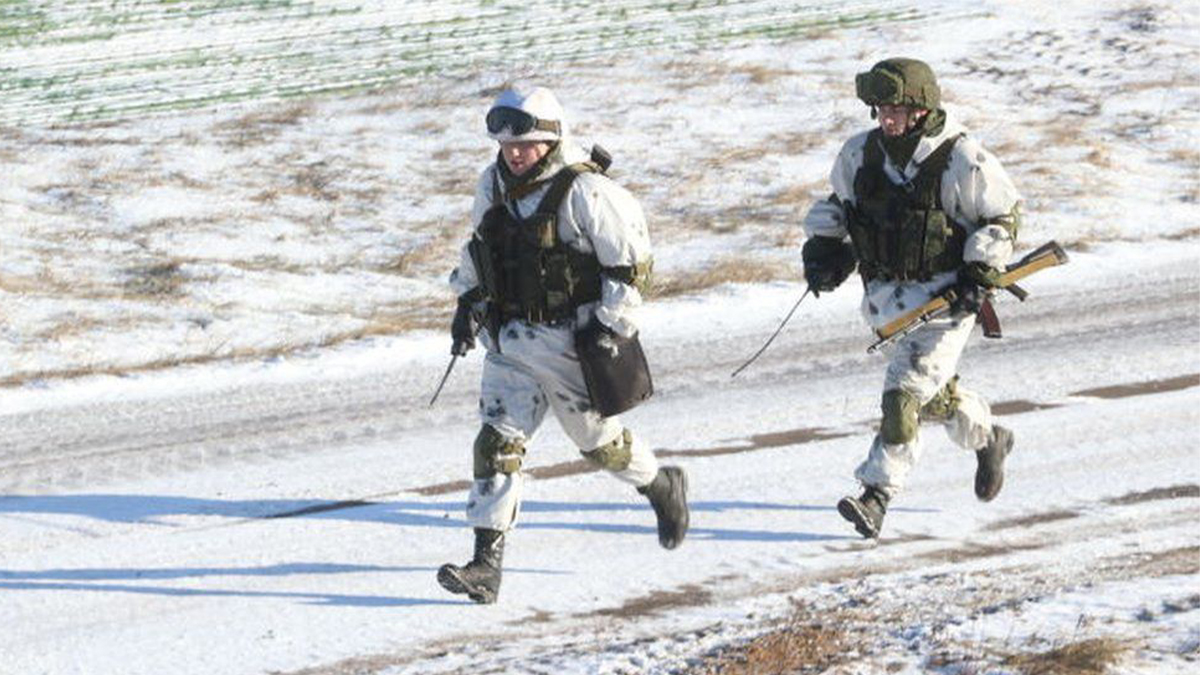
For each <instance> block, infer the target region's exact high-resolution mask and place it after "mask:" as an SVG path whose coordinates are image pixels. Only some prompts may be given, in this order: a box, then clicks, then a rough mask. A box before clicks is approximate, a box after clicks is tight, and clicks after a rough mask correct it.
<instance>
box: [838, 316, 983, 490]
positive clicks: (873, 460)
mask: <svg viewBox="0 0 1200 675" xmlns="http://www.w3.org/2000/svg"><path fill="white" fill-rule="evenodd" d="M974 327H975V315H974V314H971V315H967V316H965V317H961V318H943V319H936V320H934V321H931V322H930V323H928V324H927V325H925V326H924V327H923V328H921V329H919V330H917V331H915V332H913V333H912V334H911V335H909V336H907V337H905V338H904V339H902V340H900V341H899V342H897V343H896V344H895V345H894V346H893V347H892V350H893V351H892V352H891V361H890V362H889V363H888V368H887V374H886V375H885V377H884V385H883V389H884V391H888V390H892V389H902V390H904V391H907V392H908V393H910V394H912V395H913V396H915V397H916V398H917V400H918V401H920V403H921V405H922V406H924V405H925V404H926V403H928V402H929V401H931V400H933V398H934V397H935V396H936V395H937V394H938V392H940V391H941V390H942V388H943V387H945V386H946V384H947V383H948V382H950V379H951V378H953V377H954V375H955V373H956V372H957V370H958V360H959V357H961V356H962V352H963V349H964V348H965V347H966V345H967V338H969V337H970V336H971V330H972V329H973V328H974ZM957 393H958V399H959V401H958V406H957V408H956V410H955V411H954V413H953V414H952V415H951V416H950V417H949V418H947V419H946V420H945V421H944V422H943V426H944V427H945V429H946V433H947V435H949V437H950V440H951V441H953V442H954V443H955V444H956V445H958V446H959V447H961V448H964V449H966V450H971V451H974V450H977V449H979V448H982V447H983V446H984V445H986V444H987V440H988V436H989V434H991V432H992V411H991V407H990V406H988V403H987V401H985V400H983V398H982V397H981V396H979V395H978V394H976V393H975V392H973V391H970V390H968V389H964V388H962V387H961V386H960V387H957ZM921 449H922V443H921V430H920V427H919V426H918V428H917V433H916V436H915V437H914V438H913V439H912V440H911V441H909V442H908V443H897V444H889V443H884V442H883V440H882V438H881V437H880V435H879V434H876V435H875V440H874V442H873V443H872V444H871V451H870V454H869V455H868V456H867V459H866V460H865V461H864V462H863V463H862V464H860V465H859V467H858V469H856V470H855V472H854V477H855V478H857V479H858V480H859V482H861V483H862V484H863V485H870V486H873V487H875V488H877V489H879V490H881V491H883V492H885V493H886V494H887V495H888V496H889V497H891V496H895V495H896V494H897V493H898V492H900V491H901V490H902V489H903V488H904V485H905V483H906V482H907V479H908V472H909V471H910V470H911V469H912V468H913V466H915V465H916V463H917V460H919V459H920V457H921Z"/></svg>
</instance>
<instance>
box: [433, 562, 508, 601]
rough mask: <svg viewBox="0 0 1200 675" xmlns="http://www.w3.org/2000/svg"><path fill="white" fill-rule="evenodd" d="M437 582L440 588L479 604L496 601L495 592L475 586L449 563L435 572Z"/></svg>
mask: <svg viewBox="0 0 1200 675" xmlns="http://www.w3.org/2000/svg"><path fill="white" fill-rule="evenodd" d="M437 580H438V583H439V584H441V586H442V588H444V589H446V590H448V591H450V592H451V593H454V594H455V595H466V596H467V597H468V598H470V599H471V600H472V601H474V602H476V603H478V604H480V605H490V604H492V603H493V602H496V593H495V592H493V591H492V590H491V589H490V588H483V587H480V586H475V585H473V584H471V583H469V582H467V581H466V580H465V579H463V578H462V577H461V576H459V573H458V570H457V569H455V568H454V567H451V566H450V565H442V567H441V569H439V570H438V573H437Z"/></svg>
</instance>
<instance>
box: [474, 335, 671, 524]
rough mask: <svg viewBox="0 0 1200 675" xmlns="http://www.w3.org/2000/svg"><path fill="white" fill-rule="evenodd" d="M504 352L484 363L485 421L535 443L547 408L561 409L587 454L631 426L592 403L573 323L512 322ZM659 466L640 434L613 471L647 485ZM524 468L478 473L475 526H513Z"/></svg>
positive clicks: (481, 410)
mask: <svg viewBox="0 0 1200 675" xmlns="http://www.w3.org/2000/svg"><path fill="white" fill-rule="evenodd" d="M499 337H500V349H499V351H497V350H494V349H489V350H488V353H487V356H486V357H485V360H484V363H483V382H482V385H481V392H480V399H479V415H480V420H481V421H482V422H483V423H484V424H486V425H489V426H491V427H492V428H494V429H495V430H496V431H498V432H499V433H500V434H501V435H502V436H504V437H505V438H506V439H510V440H516V441H520V442H522V443H523V444H525V445H528V444H529V443H530V442H531V441H532V440H533V437H534V435H535V434H536V433H537V430H538V427H540V426H541V424H542V420H543V419H545V417H546V411H547V410H552V411H554V416H555V417H557V418H558V422H559V424H561V425H562V428H563V431H564V432H565V433H566V435H567V436H568V437H569V438H570V439H571V440H572V441H573V442H574V443H575V446H576V447H577V448H578V449H579V450H580V452H587V451H590V450H594V449H596V448H599V447H601V446H603V445H606V444H608V443H611V442H612V441H613V440H614V439H616V438H617V437H618V436H620V435H621V434H622V432H623V431H624V427H623V426H622V424H621V421H620V419H619V418H617V417H601V416H600V415H599V413H596V412H595V411H593V410H592V409H591V399H590V397H589V396H588V392H587V385H586V384H585V383H584V380H583V370H582V369H581V368H580V366H579V357H578V356H577V355H576V354H575V340H574V329H573V327H572V326H571V325H570V324H567V325H563V326H549V325H544V324H530V323H527V322H525V321H519V320H514V321H509V322H508V323H506V324H505V325H504V327H503V328H502V329H501V331H500V336H499ZM657 472H658V460H657V459H656V458H655V457H654V453H653V452H651V451H650V449H649V448H648V447H646V444H645V443H643V442H642V441H641V440H640V439H638V437H637V436H636V435H633V445H632V460H631V461H630V463H629V465H628V466H627V467H626V468H624V469H623V470H620V471H612V472H610V473H611V474H612V475H613V476H615V477H616V478H617V479H619V480H621V481H624V482H626V483H629V484H630V485H633V486H634V487H642V486H644V485H648V484H649V483H650V482H651V481H653V480H654V476H655V474H656V473H657ZM523 483H524V477H523V475H522V473H521V471H519V470H518V471H516V472H514V473H511V474H503V473H497V474H496V475H494V476H492V477H491V478H482V479H476V480H474V482H473V483H472V485H471V493H470V496H469V497H468V498H467V521H468V522H469V523H470V524H471V526H472V527H477V528H486V529H490V530H500V531H507V530H508V529H510V528H511V527H512V526H513V525H514V524H515V523H516V519H517V515H518V512H519V511H520V506H521V491H522V487H523Z"/></svg>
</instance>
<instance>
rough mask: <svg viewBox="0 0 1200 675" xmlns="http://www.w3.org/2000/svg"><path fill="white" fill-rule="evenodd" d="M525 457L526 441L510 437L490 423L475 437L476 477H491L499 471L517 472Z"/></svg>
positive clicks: (505, 472) (506, 472)
mask: <svg viewBox="0 0 1200 675" xmlns="http://www.w3.org/2000/svg"><path fill="white" fill-rule="evenodd" d="M524 459H525V443H524V441H521V440H518V439H515V438H508V437H506V436H505V435H504V434H502V433H500V432H499V431H496V428H495V427H493V426H491V425H490V424H485V425H483V428H481V429H480V430H479V435H478V436H476V437H475V477H476V478H491V477H492V476H495V475H496V474H497V473H504V474H509V473H516V472H517V471H519V470H520V469H521V462H522V461H524Z"/></svg>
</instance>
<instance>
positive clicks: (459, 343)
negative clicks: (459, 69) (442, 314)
mask: <svg viewBox="0 0 1200 675" xmlns="http://www.w3.org/2000/svg"><path fill="white" fill-rule="evenodd" d="M473 304H474V303H473V302H471V300H470V299H468V298H467V297H466V296H465V295H464V296H461V297H459V299H458V308H457V309H455V310H454V320H453V321H451V322H450V337H451V338H453V339H454V344H452V345H451V346H450V353H451V354H453V355H455V356H466V354H467V352H469V351H471V350H472V349H474V348H475V332H476V331H477V330H478V329H479V322H478V321H476V320H475V312H474V311H472V308H471V306H472V305H473Z"/></svg>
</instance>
